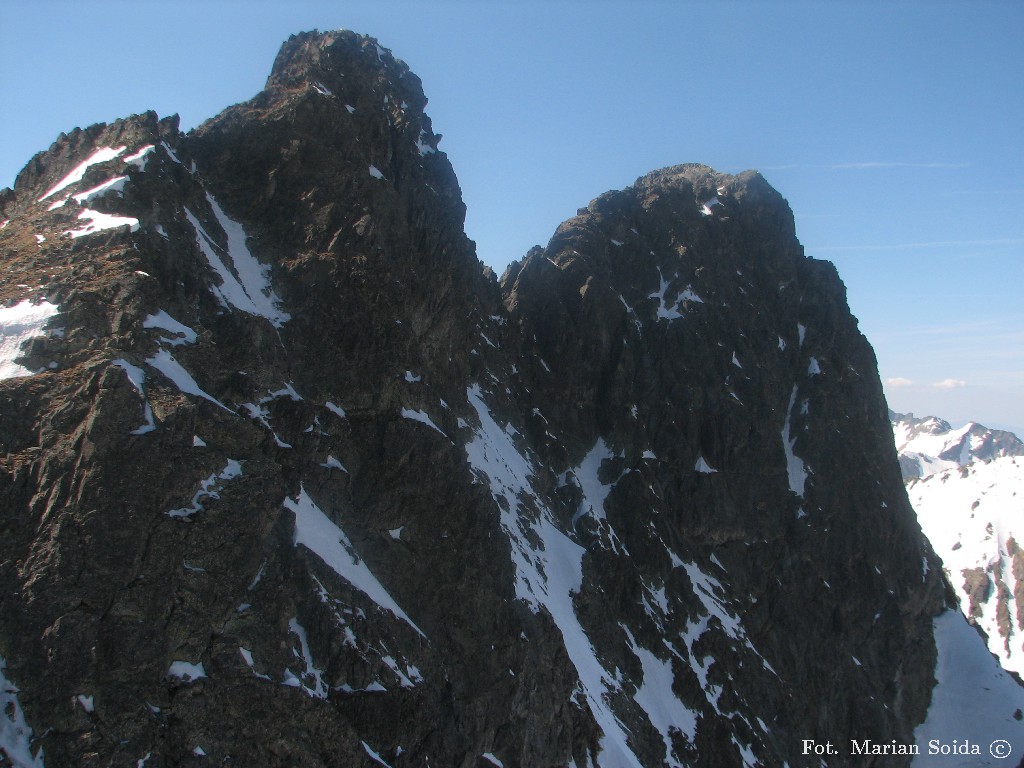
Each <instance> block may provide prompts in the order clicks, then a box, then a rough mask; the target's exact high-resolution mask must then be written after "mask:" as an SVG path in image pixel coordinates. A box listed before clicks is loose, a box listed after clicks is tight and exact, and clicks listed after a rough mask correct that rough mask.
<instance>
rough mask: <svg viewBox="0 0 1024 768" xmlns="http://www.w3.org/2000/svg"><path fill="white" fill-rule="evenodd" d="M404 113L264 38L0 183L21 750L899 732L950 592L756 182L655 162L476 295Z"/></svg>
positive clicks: (832, 322) (75, 758)
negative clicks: (257, 65) (271, 54)
mask: <svg viewBox="0 0 1024 768" xmlns="http://www.w3.org/2000/svg"><path fill="white" fill-rule="evenodd" d="M425 104H426V99H425V98H424V96H423V93H422V89H421V86H420V83H419V80H418V79H417V78H416V77H415V76H414V75H412V74H411V73H410V72H409V71H408V68H407V67H406V66H405V65H404V64H403V63H401V62H399V61H398V60H396V59H395V58H394V57H393V56H392V55H391V54H390V53H389V52H388V51H387V50H386V49H383V48H382V47H380V46H379V44H378V43H376V42H375V41H374V40H372V39H369V38H365V37H361V36H358V35H355V34H354V33H350V32H331V33H325V34H319V33H309V34H303V35H297V36H294V37H292V38H291V39H290V40H289V41H288V42H287V43H286V44H285V45H284V47H283V48H282V50H281V53H280V54H279V56H278V58H277V60H276V62H275V64H274V68H273V71H272V73H271V75H270V77H269V78H268V81H267V86H266V88H265V89H264V90H263V91H262V92H261V93H260V94H258V95H257V96H255V97H254V98H253V99H252V100H250V101H248V102H246V103H244V104H240V105H236V106H234V107H231V108H229V109H228V110H225V112H223V113H222V114H221V115H219V116H217V117H215V118H213V119H212V120H210V121H209V122H207V123H205V124H204V125H202V126H200V127H199V128H198V129H196V130H195V131H193V132H191V133H190V134H188V135H182V134H180V133H179V131H178V129H177V123H176V120H174V119H173V118H171V119H164V120H159V119H158V118H157V117H156V116H155V115H153V114H146V115H140V116H134V117H131V118H128V119H126V120H123V121H118V122H116V123H113V124H111V125H107V126H94V127H92V128H89V129H86V130H85V131H75V132H73V133H72V134H70V135H68V136H64V137H61V138H59V139H58V141H57V142H55V144H54V145H53V146H52V147H51V148H50V150H49V151H47V152H44V153H40V154H39V155H37V156H36V157H35V158H33V160H32V161H31V162H30V164H29V166H28V167H27V168H26V170H25V171H23V172H22V174H21V175H20V176H19V177H18V181H17V183H16V185H15V188H14V190H13V191H4V192H3V193H2V195H0V205H2V215H3V219H4V220H8V219H9V223H8V225H7V226H5V227H4V228H3V229H2V230H0V249H2V251H3V254H4V257H5V259H6V260H7V262H6V263H7V264H8V265H9V268H8V269H7V270H5V271H4V273H3V274H2V275H0V304H2V305H3V306H13V305H16V304H18V303H19V302H22V301H25V300H28V301H31V302H33V303H39V302H41V301H43V300H44V299H45V300H46V301H47V302H50V303H52V304H53V305H55V306H57V307H58V308H59V311H58V313H57V314H56V315H55V316H53V317H52V318H50V319H49V320H47V323H46V325H45V327H43V328H42V330H43V331H44V333H43V334H41V335H39V336H37V337H36V338H34V339H32V340H31V341H29V342H28V343H27V344H26V345H24V346H21V347H20V348H19V350H17V351H16V354H15V356H14V358H13V359H12V362H13V363H15V364H17V365H20V366H22V367H23V368H24V369H25V371H27V372H28V373H29V374H31V373H32V372H36V373H34V375H21V376H18V377H16V378H9V379H5V380H4V381H0V414H2V418H3V429H2V430H0V448H2V455H0V498H2V499H3V503H2V506H3V509H4V514H3V517H2V525H3V531H2V534H3V535H2V537H0V541H2V544H0V547H2V556H0V583H2V585H3V589H4V595H5V599H4V601H3V602H2V604H0V627H2V628H3V630H2V632H0V656H2V658H3V659H4V660H5V662H6V672H5V675H6V679H7V680H11V681H14V683H16V685H17V687H18V688H19V692H18V707H19V709H18V710H17V711H18V712H19V713H21V712H23V713H24V715H23V716H24V720H25V722H26V726H27V727H31V736H30V737H29V736H26V737H25V738H26V739H28V740H29V741H30V744H29V745H28V746H29V747H31V749H33V750H35V749H37V748H38V747H42V748H43V751H44V754H45V760H46V762H47V763H48V764H49V765H81V766H88V765H101V764H102V765H108V764H114V765H138V764H152V765H157V764H159V765H179V764H182V765H184V764H200V762H201V761H205V760H213V761H217V762H219V763H224V764H227V763H234V764H239V765H249V764H257V763H258V764H260V765H266V766H349V765H381V764H385V765H391V766H396V767H397V766H406V765H409V766H412V765H416V766H420V765H452V766H478V765H494V764H497V763H501V764H504V765H508V766H512V765H523V766H527V765H530V766H535V765H581V766H582V765H588V764H599V765H605V766H614V765H662V764H668V765H700V766H704V765H706V766H719V765H721V766H731V765H742V764H755V763H757V764H765V765H782V764H784V763H785V764H788V765H790V766H803V765H812V764H813V765H817V758H815V759H814V760H811V758H810V757H808V756H805V755H803V754H802V751H801V743H802V742H801V740H802V739H809V738H813V739H816V740H818V741H819V742H824V741H826V740H832V741H833V742H837V743H842V742H845V741H847V740H849V739H851V738H858V739H865V738H870V739H873V740H875V741H878V742H889V741H890V740H892V739H896V740H898V741H903V742H907V743H910V742H911V741H912V738H911V737H912V732H913V729H914V727H915V725H916V724H917V723H919V722H921V721H922V720H923V719H924V716H925V712H926V710H927V707H928V703H929V692H930V690H931V684H932V679H933V678H932V670H933V669H934V664H935V645H934V641H933V639H932V616H933V615H934V614H936V613H938V612H940V611H941V610H942V608H943V606H944V605H946V604H948V603H949V602H950V598H949V596H948V595H947V594H946V592H945V582H944V580H943V579H942V576H941V569H940V568H939V567H938V561H937V559H936V558H935V556H934V554H933V553H932V552H931V551H930V549H929V548H928V546H927V545H926V543H925V542H924V540H923V539H922V537H921V535H920V529H919V528H918V526H917V524H916V522H915V519H914V515H913V512H912V510H911V508H910V506H909V505H908V503H907V498H906V494H905V492H904V489H903V486H902V482H901V477H900V472H899V468H898V464H897V462H896V456H895V452H894V451H893V448H892V440H891V433H890V431H889V423H888V421H887V418H886V411H885V405H884V400H883V398H882V394H881V387H880V384H879V381H878V376H877V371H876V365H875V359H874V355H873V353H872V351H871V348H870V346H869V345H868V344H867V342H866V341H865V340H864V338H863V337H862V336H861V334H860V333H859V332H858V330H857V327H856V321H855V320H854V318H853V317H852V316H851V315H850V313H849V310H848V308H847V306H846V301H845V292H844V289H843V286H842V283H841V282H840V281H839V279H838V276H837V275H836V273H835V270H834V268H833V267H832V266H831V265H830V264H827V263H825V262H819V261H815V260H812V259H808V258H806V257H805V256H804V254H803V251H802V248H801V246H800V245H799V243H798V241H797V240H796V237H795V231H794V226H793V217H792V213H791V212H790V210H789V207H788V205H787V204H786V203H785V201H784V200H783V198H782V197H781V196H780V195H779V194H778V193H777V192H775V190H773V189H772V188H771V187H770V186H769V185H768V183H767V182H766V181H765V180H764V179H763V178H762V177H761V176H760V175H758V174H756V173H753V172H750V173H745V174H741V175H739V176H728V175H724V174H718V173H716V172H714V171H713V170H711V169H710V168H707V167H704V166H697V165H687V166H676V167H673V168H669V169H665V170H662V171H657V172H654V173H652V174H649V175H647V176H645V177H643V178H641V179H639V180H638V181H637V182H636V184H635V185H633V186H632V187H630V188H628V189H626V190H622V191H620V192H609V193H607V194H605V195H602V196H601V197H599V198H597V199H596V200H594V201H593V202H591V204H590V205H589V206H588V207H587V208H585V209H581V210H580V213H579V214H578V215H577V216H576V217H575V218H573V219H571V220H570V221H568V222H566V223H565V224H563V225H562V226H561V227H559V229H558V230H557V231H556V233H555V235H554V237H553V238H552V240H551V242H550V243H549V244H548V246H547V247H546V248H535V249H533V250H532V251H531V252H530V253H529V254H527V256H526V257H525V258H524V259H523V260H522V261H521V262H517V263H514V264H513V265H512V266H511V267H510V268H509V270H508V271H507V273H506V274H505V275H504V276H503V278H502V280H501V281H500V283H499V282H498V281H495V280H494V279H493V276H491V275H489V274H488V273H487V272H486V271H484V270H482V269H481V267H480V265H479V262H478V261H477V260H476V257H475V254H474V251H473V244H472V243H471V241H469V240H468V239H467V238H466V236H465V233H464V231H463V218H464V213H465V208H464V206H463V203H462V201H461V195H460V192H459V189H458V184H457V181H456V179H455V175H454V172H453V171H452V168H451V166H450V164H449V163H448V160H447V158H446V156H445V155H444V153H443V152H440V151H438V149H437V141H438V138H439V137H438V136H437V135H436V134H434V133H433V131H432V127H431V124H430V121H429V119H428V118H427V117H426V115H425V114H424V112H423V110H424V107H425ZM83 166H84V167H83ZM121 177H124V179H123V181H118V179H121ZM65 196H66V201H65V203H64V204H63V205H62V206H58V207H53V208H51V206H53V204H54V202H57V201H58V199H65ZM79 196H81V197H79ZM84 210H90V211H94V212H96V213H97V214H103V216H101V215H97V216H94V217H93V218H92V219H91V221H92V222H93V224H94V228H93V230H90V231H88V232H83V233H82V234H79V235H76V234H75V232H76V231H77V230H79V229H82V222H81V221H80V217H81V214H82V213H83V212H84ZM104 216H106V217H107V218H104ZM129 220H130V221H129ZM131 222H135V223H131ZM107 225H109V226H107ZM37 235H38V236H39V237H37ZM40 237H41V238H43V239H42V240H40V239H39V238H40ZM5 695H7V694H6V693H5ZM11 695H12V696H13V695H14V694H11ZM12 711H13V710H12ZM22 733H24V731H22ZM26 748H28V747H26ZM33 754H34V752H33ZM8 755H9V757H10V754H9V753H8ZM10 759H14V758H10ZM832 764H833V765H845V764H853V758H847V757H839V758H837V759H836V761H834V762H833V763H832ZM877 764H878V765H900V764H904V762H903V758H897V757H893V758H891V759H888V758H883V759H881V760H880V761H879V762H878V763H877Z"/></svg>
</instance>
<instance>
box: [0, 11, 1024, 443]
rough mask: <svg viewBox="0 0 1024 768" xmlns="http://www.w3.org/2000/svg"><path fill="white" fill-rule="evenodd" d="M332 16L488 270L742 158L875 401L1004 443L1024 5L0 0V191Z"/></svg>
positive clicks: (265, 57) (226, 90)
mask: <svg viewBox="0 0 1024 768" xmlns="http://www.w3.org/2000/svg"><path fill="white" fill-rule="evenodd" d="M336 27H346V28H349V29H354V30H356V31H357V32H363V33H366V34H371V35H374V36H375V37H377V38H379V40H380V42H381V43H382V45H384V46H385V47H388V48H391V49H392V50H393V51H394V53H395V55H396V56H398V57H399V58H402V59H404V60H405V61H407V62H408V63H409V65H410V66H411V67H412V69H413V71H415V72H416V73H417V74H418V75H419V76H420V77H421V78H422V80H423V83H424V90H425V91H426V94H427V97H428V98H429V99H430V104H429V105H428V110H427V111H428V113H429V114H430V116H431V118H432V119H433V121H434V127H435V130H436V131H438V132H440V133H442V134H444V140H443V141H442V143H441V148H442V149H443V150H445V151H446V152H447V153H448V155H449V157H450V158H451V160H452V163H453V165H454V166H455V170H456V173H457V174H458V176H459V181H460V184H461V186H462V190H463V196H464V198H465V201H466V204H467V206H468V209H469V213H468V217H467V231H468V233H469V236H470V237H472V238H473V239H474V240H476V242H477V245H478V252H479V255H480V258H481V259H482V260H483V261H484V262H485V263H488V264H490V265H492V266H494V267H495V269H496V270H497V271H499V272H500V271H501V270H502V269H503V268H504V266H505V265H506V264H508V262H509V261H511V260H512V259H514V258H518V257H520V256H522V255H523V254H524V253H525V252H526V250H527V249H528V248H529V247H530V246H532V245H534V244H538V243H540V244H543V243H546V242H547V240H548V238H549V237H550V236H551V234H552V232H553V231H554V229H555V227H556V226H557V225H558V224H559V223H560V222H561V221H562V220H564V219H566V218H568V217H570V216H572V215H573V214H574V213H575V211H576V209H577V208H578V207H581V206H584V205H586V203H587V202H588V201H589V200H590V199H592V198H593V197H595V196H597V195H598V194H600V193H601V192H604V191H606V190H608V189H621V188H622V187H625V186H627V185H629V184H631V183H632V182H633V181H634V180H635V179H636V178H637V177H639V176H641V175H643V174H644V173H646V172H647V171H650V170H653V169H655V168H659V167H664V166H667V165H673V164H676V163H681V162H702V163H706V164H708V165H711V166H713V167H715V168H716V169H718V170H720V171H724V172H730V173H736V172H739V171H742V170H745V169H747V168H756V169H758V170H760V171H761V172H762V173H763V174H764V175H765V177H766V178H767V179H768V180H769V181H770V182H771V183H772V184H773V185H774V186H775V187H776V188H777V189H778V190H779V191H780V192H782V194H783V195H784V196H785V197H786V198H787V199H788V200H789V202H790V204H791V206H792V207H793V210H794V212H795V214H796V221H797V232H798V234H799V236H800V239H801V242H803V244H804V246H805V247H806V250H807V253H808V254H809V255H811V256H814V257H816V258H825V259H829V260H831V261H833V262H835V264H836V266H837V267H838V269H839V273H840V275H841V276H842V278H843V280H844V282H845V283H846V285H847V288H848V292H849V301H850V306H851V308H852V310H853V312H854V314H855V315H857V317H858V318H859V320H860V325H861V329H862V330H863V331H864V333H865V334H866V335H867V337H868V339H869V340H870V341H871V342H872V344H873V345H874V347H875V350H876V353H877V355H878V358H879V365H880V373H881V375H882V378H883V380H884V381H886V382H887V384H886V395H887V398H888V400H889V403H890V406H891V407H893V408H894V409H896V410H900V411H914V412H915V413H917V414H918V415H924V414H925V413H933V414H936V415H940V416H943V417H945V418H947V419H949V420H950V421H952V422H954V424H958V423H963V422H965V421H967V420H971V419H973V420H977V421H981V422H983V423H985V424H987V425H989V426H996V427H1002V428H1008V429H1013V430H1014V431H1016V432H1017V433H1018V434H1020V435H1022V436H1024V302H1022V301H1021V290H1022V289H1021V286H1022V285H1024V149H1022V146H1024V145H1022V140H1021V137H1022V136H1024V46H1022V45H1021V40H1022V39H1024V3H1020V2H1012V1H1011V0H1006V1H1005V2H970V3H968V2H958V3H943V2H928V3H923V2H922V3H918V2H901V3H882V2H856V3H855V2H849V3H820V2H816V3H811V2H800V3H798V2H771V3H769V2H753V1H749V2H737V3H728V2H726V3H720V2H711V1H710V0H708V1H706V2H703V3H697V2H693V3H689V2H673V3H668V2H665V3H662V2H638V3H629V4H627V3H625V2H600V1H597V2H593V1H592V2H587V3H584V2H568V1H567V0H565V1H562V2H559V1H558V0H554V1H553V2H520V3H502V2H487V3H481V2H435V3H430V4H427V3H412V2H405V3H395V2H341V1H338V0H336V1H334V2H302V1H301V0H300V1H298V2H289V3H276V2H273V3H272V2H259V1H258V0H257V1H255V2H253V1H251V0H250V1H249V2H240V1H239V2H227V1H221V2H217V1H216V0H207V1H206V2H192V1H191V0H186V1H185V2H177V3H174V4H171V3H161V2H156V1H155V0H151V1H147V0H134V1H133V2H105V1H104V0H93V1H92V2H68V1H62V0H39V1H38V2H32V3H30V2H27V1H26V2H21V1H17V2H0V136H2V141H0V186H9V185H11V184H13V181H14V177H15V175H16V174H17V172H18V171H19V170H20V169H21V168H22V167H23V166H24V164H25V163H26V162H27V161H28V159H29V158H30V157H31V156H32V155H33V154H34V153H35V152H37V151H40V150H42V149H45V148H46V147H47V146H49V144H50V143H51V142H52V141H53V140H54V139H55V138H56V137H57V135H58V134H59V133H60V132H61V131H68V130H71V129H72V128H73V127H75V126H78V125H82V126H84V125H87V124H89V123H93V122H98V121H110V120H113V119H116V118H117V117H121V116H124V115H127V114H130V113H132V112H140V111H143V110H146V109H155V110H156V111H157V112H159V113H160V114H161V115H166V114H171V113H174V112H177V113H179V114H180V115H181V118H182V127H183V128H184V129H186V130H187V129H188V128H191V127H193V126H194V125H196V124H198V123H199V122H201V121H202V120H203V119H205V118H207V117H211V116H213V115H214V114H216V113H217V112H218V111H220V110H221V109H223V108H224V107H226V106H228V105H229V104H232V103H235V102H238V101H242V100H245V99H247V98H249V97H250V96H252V95H253V94H255V93H256V92H257V91H258V90H259V89H260V88H261V87H262V85H263V82H264V80H265V78H266V76H267V74H268V72H269V69H270V65H271V63H272V61H273V57H274V55H275V53H276V51H277V49H278V47H279V45H280V44H281V42H282V41H283V40H284V39H285V38H286V37H287V36H288V35H289V34H290V33H293V32H297V31H301V30H306V29H312V28H320V29H331V28H336Z"/></svg>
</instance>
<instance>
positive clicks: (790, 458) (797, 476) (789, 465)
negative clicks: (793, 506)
mask: <svg viewBox="0 0 1024 768" xmlns="http://www.w3.org/2000/svg"><path fill="white" fill-rule="evenodd" d="M795 404H796V385H795V384H794V385H793V392H792V394H791V395H790V396H789V405H788V406H787V407H786V423H785V424H784V425H783V427H782V449H783V450H784V451H785V452H786V470H787V472H788V473H789V489H790V490H791V491H793V493H795V494H796V495H797V496H799V497H800V498H801V499H802V498H803V497H804V484H805V483H806V482H807V467H806V466H805V465H804V462H803V459H801V458H800V457H799V456H797V455H796V454H795V453H793V446H794V445H795V444H796V437H793V436H792V435H791V424H790V421H791V420H792V418H793V406H794V405H795Z"/></svg>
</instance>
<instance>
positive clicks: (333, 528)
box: [284, 487, 427, 639]
mask: <svg viewBox="0 0 1024 768" xmlns="http://www.w3.org/2000/svg"><path fill="white" fill-rule="evenodd" d="M284 506H285V507H286V508H287V509H289V510H291V511H292V512H294V513H295V539H294V544H295V546H296V547H297V546H299V545H300V544H301V545H302V546H304V547H306V549H308V550H309V551H310V552H312V553H313V554H314V555H316V556H317V557H319V558H320V559H321V560H322V561H323V562H324V564H325V565H327V566H329V567H330V568H331V569H332V570H333V571H334V572H335V573H336V574H338V575H339V576H340V577H341V578H343V579H344V580H345V581H347V582H348V583H349V584H351V585H352V586H353V587H355V588H356V589H358V590H360V591H361V592H363V593H364V594H365V595H366V596H367V597H369V598H370V599H371V600H373V602H375V603H376V604H377V605H379V606H380V607H381V608H383V609H384V610H386V611H389V612H390V613H392V614H394V615H395V616H397V617H398V618H399V619H401V620H402V621H404V622H405V623H406V624H408V625H409V626H410V627H412V628H413V629H415V630H416V632H418V633H419V634H420V636H422V637H423V638H424V639H426V637H427V636H426V635H425V634H424V633H423V630H421V629H420V628H419V627H417V626H416V623H415V622H414V621H413V620H412V619H410V618H409V616H408V615H407V614H406V613H405V611H403V610H402V609H401V608H400V607H399V605H398V603H397V602H395V599H394V598H393V597H391V595H390V594H388V591H387V590H386V589H385V588H384V586H383V585H382V584H381V583H380V582H379V581H378V580H377V577H376V576H374V575H373V573H372V572H371V571H370V569H369V568H368V567H367V566H366V563H365V562H364V561H363V560H362V558H360V557H359V555H358V554H356V551H355V548H354V547H353V546H352V542H351V541H349V539H348V536H346V535H345V533H344V531H342V530H341V528H339V527H338V526H337V525H335V524H334V523H333V522H331V519H330V518H329V517H327V515H325V514H324V513H323V511H321V509H320V508H319V507H318V506H317V505H316V504H315V503H314V502H313V500H312V499H311V498H310V497H309V494H308V493H306V489H305V488H304V487H300V490H299V495H298V496H297V497H296V498H294V499H289V498H286V499H285V500H284Z"/></svg>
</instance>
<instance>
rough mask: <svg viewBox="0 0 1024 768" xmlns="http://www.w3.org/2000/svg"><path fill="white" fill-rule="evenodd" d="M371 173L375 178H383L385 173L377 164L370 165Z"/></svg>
mask: <svg viewBox="0 0 1024 768" xmlns="http://www.w3.org/2000/svg"><path fill="white" fill-rule="evenodd" d="M370 175H371V176H372V177H373V178H375V179H383V178H384V174H383V173H381V172H380V170H379V169H378V168H377V166H375V165H371V166H370Z"/></svg>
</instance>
